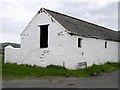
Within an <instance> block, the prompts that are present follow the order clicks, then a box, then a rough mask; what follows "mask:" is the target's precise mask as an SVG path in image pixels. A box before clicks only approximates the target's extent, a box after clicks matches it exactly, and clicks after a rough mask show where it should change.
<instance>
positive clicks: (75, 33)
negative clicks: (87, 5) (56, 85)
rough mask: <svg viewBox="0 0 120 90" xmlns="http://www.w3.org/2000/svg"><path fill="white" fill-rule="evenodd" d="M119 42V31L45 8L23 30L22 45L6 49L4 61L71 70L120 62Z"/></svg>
mask: <svg viewBox="0 0 120 90" xmlns="http://www.w3.org/2000/svg"><path fill="white" fill-rule="evenodd" d="M119 42H120V40H119V39H118V32H117V31H113V30H110V29H107V28H105V27H101V26H98V25H95V24H92V23H89V22H86V21H83V20H80V19H77V18H74V17H71V16H67V15H64V14H61V13H58V12H55V11H51V10H48V9H45V8H41V9H40V10H39V11H38V13H37V14H36V15H35V17H34V18H33V19H32V21H31V22H30V23H29V24H28V26H27V27H26V28H25V30H24V31H23V32H22V33H21V48H20V49H15V48H11V47H6V48H5V61H4V62H5V63H8V62H9V63H17V64H29V65H37V66H42V67H45V66H47V65H51V64H53V65H61V66H65V67H66V68H69V69H77V68H79V67H78V66H79V65H80V64H81V65H82V64H83V65H85V66H91V65H93V64H103V63H105V62H107V61H110V62H118V43H119ZM83 67H84V66H83Z"/></svg>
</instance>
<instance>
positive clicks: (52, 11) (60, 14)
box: [43, 8, 117, 32]
mask: <svg viewBox="0 0 120 90" xmlns="http://www.w3.org/2000/svg"><path fill="white" fill-rule="evenodd" d="M43 9H45V10H48V11H50V12H53V13H57V14H60V15H64V16H66V17H69V18H73V19H76V20H79V21H82V22H84V23H87V24H91V25H93V26H97V27H100V28H104V29H107V30H109V31H113V32H117V31H115V30H113V29H109V28H106V27H104V26H101V25H97V24H94V23H91V22H88V21H85V20H82V19H78V18H75V17H73V16H69V15H66V14H63V13H59V12H56V11H52V10H49V9H46V8H43Z"/></svg>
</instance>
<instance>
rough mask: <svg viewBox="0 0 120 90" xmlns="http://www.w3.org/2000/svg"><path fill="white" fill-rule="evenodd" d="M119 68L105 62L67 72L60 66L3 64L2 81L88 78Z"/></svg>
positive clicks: (119, 65)
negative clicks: (38, 78) (43, 78)
mask: <svg viewBox="0 0 120 90" xmlns="http://www.w3.org/2000/svg"><path fill="white" fill-rule="evenodd" d="M119 68H120V63H110V62H107V63H105V64H103V65H93V66H91V67H88V68H85V69H79V70H68V69H66V68H64V67H61V66H55V65H50V66H47V67H45V68H42V67H38V66H33V67H32V66H30V65H17V64H3V65H2V76H3V77H2V79H3V80H10V79H20V78H26V77H27V78H34V77H35V78H36V77H89V76H95V75H100V74H101V73H107V72H112V71H115V70H118V69H119Z"/></svg>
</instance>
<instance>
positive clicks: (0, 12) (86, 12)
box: [0, 0, 119, 43]
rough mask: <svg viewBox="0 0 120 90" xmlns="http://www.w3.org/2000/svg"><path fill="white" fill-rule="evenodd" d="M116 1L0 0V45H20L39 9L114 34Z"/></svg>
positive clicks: (116, 22)
mask: <svg viewBox="0 0 120 90" xmlns="http://www.w3.org/2000/svg"><path fill="white" fill-rule="evenodd" d="M118 1H119V0H0V19H1V20H0V27H1V32H0V42H14V43H20V34H21V32H22V31H23V30H24V29H25V27H26V26H27V24H28V23H29V22H30V21H31V19H32V18H33V17H34V15H35V14H36V13H37V11H38V10H39V9H40V8H41V7H44V8H47V9H50V10H54V11H57V12H60V13H63V14H67V15H69V16H73V17H76V18H79V19H82V20H85V21H89V22H92V23H95V24H98V25H100V26H104V27H107V28H110V29H113V30H116V31H117V30H118ZM1 36H2V37H1Z"/></svg>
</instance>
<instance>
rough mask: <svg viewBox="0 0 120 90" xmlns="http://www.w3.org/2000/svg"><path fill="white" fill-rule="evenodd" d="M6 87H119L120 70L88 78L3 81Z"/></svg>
mask: <svg viewBox="0 0 120 90" xmlns="http://www.w3.org/2000/svg"><path fill="white" fill-rule="evenodd" d="M2 87H4V88H118V71H115V72H112V73H107V74H103V75H100V76H95V77H88V78H60V77H57V78H35V79H24V80H12V81H3V82H2Z"/></svg>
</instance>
